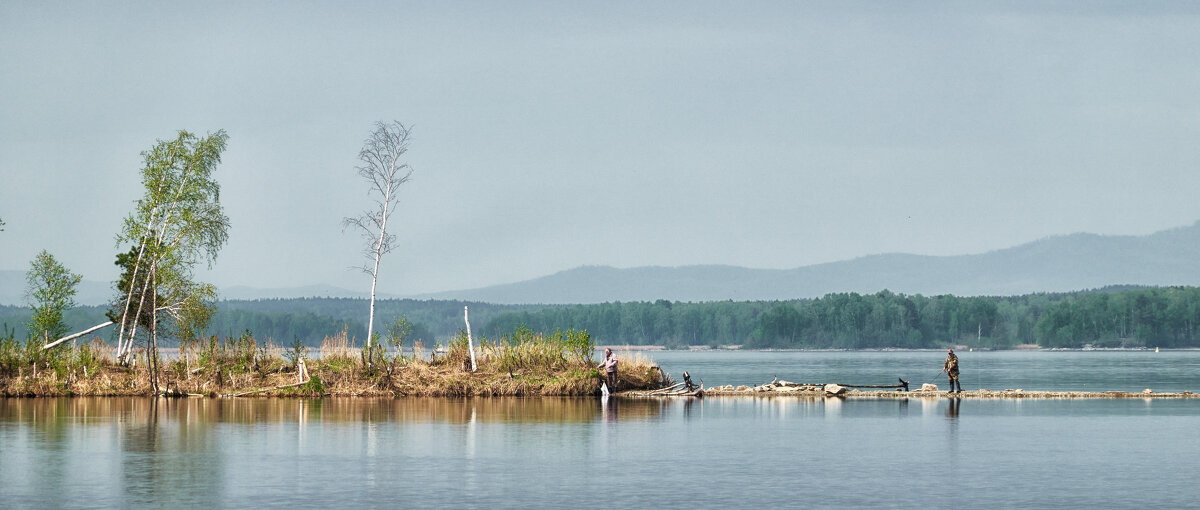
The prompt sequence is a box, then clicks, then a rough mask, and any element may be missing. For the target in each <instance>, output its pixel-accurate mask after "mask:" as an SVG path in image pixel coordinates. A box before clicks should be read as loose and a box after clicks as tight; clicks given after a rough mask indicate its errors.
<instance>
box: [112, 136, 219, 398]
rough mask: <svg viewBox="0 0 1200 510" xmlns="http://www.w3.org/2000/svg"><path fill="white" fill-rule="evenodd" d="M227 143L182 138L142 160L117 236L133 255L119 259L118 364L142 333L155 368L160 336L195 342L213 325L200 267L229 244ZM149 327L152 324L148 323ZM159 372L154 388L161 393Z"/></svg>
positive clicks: (153, 376) (210, 291)
mask: <svg viewBox="0 0 1200 510" xmlns="http://www.w3.org/2000/svg"><path fill="white" fill-rule="evenodd" d="M228 140H229V136H228V135H226V134H225V131H223V130H221V131H217V132H216V133H213V134H210V135H208V136H206V137H202V138H201V137H197V136H195V135H193V134H191V133H189V132H187V131H179V133H178V136H177V137H176V138H175V139H174V140H159V141H158V142H157V143H156V144H155V145H154V147H152V148H151V149H150V150H148V151H146V152H143V153H142V158H143V160H144V164H143V166H142V171H141V173H142V186H143V187H144V188H145V191H144V194H143V195H142V198H141V199H139V200H138V201H137V202H136V207H135V208H134V210H133V211H132V212H130V214H129V215H128V216H126V218H125V221H124V223H123V225H122V227H121V232H120V233H119V234H118V235H117V242H119V243H130V244H131V245H132V248H131V249H130V250H129V252H128V253H126V254H124V255H123V256H118V258H117V264H118V265H120V266H121V267H122V268H123V270H124V272H123V274H122V275H121V279H120V281H119V285H121V288H120V289H119V291H120V296H121V297H120V298H119V299H118V301H117V302H116V303H114V304H113V309H112V310H111V314H110V317H112V318H113V320H114V321H115V322H117V323H118V324H119V326H118V337H117V340H118V342H117V343H118V351H119V352H118V359H119V360H122V361H124V359H125V358H126V355H127V354H128V353H129V352H130V350H131V349H132V347H133V342H134V339H135V338H136V337H137V333H138V328H139V326H141V327H142V329H143V330H144V332H145V335H144V343H143V345H144V346H145V349H146V351H147V358H148V361H149V362H150V364H151V365H152V366H153V367H157V365H158V362H159V356H158V354H157V350H158V346H159V336H160V335H162V336H173V337H175V338H177V339H183V340H190V339H193V338H196V337H197V336H198V332H199V331H201V330H203V328H204V327H205V326H206V325H207V323H208V320H209V318H210V317H211V315H212V312H213V309H214V307H213V301H214V300H215V299H216V287H214V286H212V285H209V284H204V283H200V282H197V281H195V278H194V268H195V265H196V264H197V263H198V262H200V261H201V260H204V261H206V262H208V263H209V264H210V265H211V264H212V262H213V261H214V260H216V257H217V252H218V251H219V250H220V248H221V247H222V246H224V245H225V242H226V241H227V240H228V239H229V218H228V217H227V216H225V212H224V209H223V208H222V207H221V201H220V195H221V185H220V184H219V183H218V182H217V181H216V180H215V179H214V178H213V175H212V174H213V172H214V171H215V170H216V168H217V165H218V164H219V163H220V162H221V153H222V152H224V150H225V144H226V142H228ZM147 315H148V316H149V317H148V320H147V317H146V316H147ZM157 377H158V370H156V369H152V370H150V384H151V386H153V387H154V388H155V389H158V387H159V385H158V379H157Z"/></svg>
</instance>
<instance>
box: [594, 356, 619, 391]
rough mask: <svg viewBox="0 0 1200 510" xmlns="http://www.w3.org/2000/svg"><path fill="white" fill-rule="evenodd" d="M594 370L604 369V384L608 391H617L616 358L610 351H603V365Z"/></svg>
mask: <svg viewBox="0 0 1200 510" xmlns="http://www.w3.org/2000/svg"><path fill="white" fill-rule="evenodd" d="M596 368H603V369H604V382H605V383H606V384H608V391H617V357H616V356H614V355H613V353H612V349H607V348H606V349H604V363H601V364H600V365H598V366H597V367H596Z"/></svg>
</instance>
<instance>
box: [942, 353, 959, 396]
mask: <svg viewBox="0 0 1200 510" xmlns="http://www.w3.org/2000/svg"><path fill="white" fill-rule="evenodd" d="M942 371H943V372H945V373H946V375H947V376H949V377H950V390H949V391H948V392H947V393H954V387H955V385H957V386H958V392H959V393H962V383H960V382H958V356H955V355H954V349H946V362H945V363H943V364H942Z"/></svg>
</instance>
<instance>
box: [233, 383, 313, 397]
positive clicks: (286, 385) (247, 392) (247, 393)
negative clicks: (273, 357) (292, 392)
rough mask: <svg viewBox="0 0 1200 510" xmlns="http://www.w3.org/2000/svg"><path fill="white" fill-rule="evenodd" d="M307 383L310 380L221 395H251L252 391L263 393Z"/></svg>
mask: <svg viewBox="0 0 1200 510" xmlns="http://www.w3.org/2000/svg"><path fill="white" fill-rule="evenodd" d="M306 383H308V381H304V382H298V383H293V384H285V385H283V386H276V387H274V388H259V389H257V390H250V391H243V392H241V393H234V394H229V395H221V396H222V397H241V396H244V395H250V394H252V393H262V392H264V391H271V390H282V389H285V388H295V387H296V386H301V385H304V384H306Z"/></svg>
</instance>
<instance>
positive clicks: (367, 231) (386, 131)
mask: <svg viewBox="0 0 1200 510" xmlns="http://www.w3.org/2000/svg"><path fill="white" fill-rule="evenodd" d="M411 132H412V130H411V129H410V128H408V127H405V125H404V124H401V123H400V122H399V121H392V123H390V124H386V123H383V122H376V123H375V131H374V132H372V133H371V136H370V137H369V138H367V140H366V141H365V142H363V148H362V150H360V151H359V152H358V160H359V161H360V162H361V163H362V164H361V165H360V166H358V167H356V168H357V169H358V175H359V176H360V177H362V178H363V179H365V180H366V181H367V182H369V183H370V191H369V195H370V196H371V199H372V200H373V201H374V207H372V208H370V209H368V210H367V211H366V212H364V213H363V214H362V216H358V217H354V218H350V217H347V218H344V219H342V229H343V231H345V229H349V228H353V230H356V231H358V232H359V233H360V234H362V236H363V240H365V241H366V243H367V247H366V248H365V249H364V250H363V256H364V257H365V258H366V259H367V261H366V262H365V263H364V264H363V265H362V266H360V267H359V269H361V270H362V272H364V273H366V274H369V275H371V309H370V312H369V313H368V315H367V340H366V348H367V353H368V354H367V356H368V358H367V362H368V363H370V362H371V359H370V356H371V354H370V352H371V341H372V340H373V335H374V331H375V330H374V326H375V286H376V284H377V283H378V282H379V259H380V258H382V257H383V256H384V255H386V254H387V253H389V252H391V251H392V249H393V248H394V247H395V242H396V236H395V235H394V234H390V233H388V219H389V218H391V216H392V213H394V212H396V208H397V207H398V206H399V205H400V193H399V191H400V186H401V185H402V184H404V183H406V182H408V181H409V179H410V178H411V177H412V168H410V167H409V166H408V164H407V163H404V162H401V161H400V158H401V157H403V156H404V153H406V152H408V138H409V135H410V134H411Z"/></svg>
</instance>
